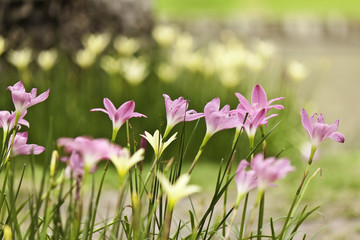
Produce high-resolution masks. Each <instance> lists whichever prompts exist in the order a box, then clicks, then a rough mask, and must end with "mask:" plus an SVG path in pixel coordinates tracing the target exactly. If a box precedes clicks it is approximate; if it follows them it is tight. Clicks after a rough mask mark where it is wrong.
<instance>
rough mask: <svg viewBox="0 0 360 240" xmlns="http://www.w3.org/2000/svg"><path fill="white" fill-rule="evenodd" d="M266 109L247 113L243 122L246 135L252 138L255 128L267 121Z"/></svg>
mask: <svg viewBox="0 0 360 240" xmlns="http://www.w3.org/2000/svg"><path fill="white" fill-rule="evenodd" d="M265 116H266V110H265V108H263V109H261V110H260V111H258V112H256V114H255V115H251V114H249V115H248V117H247V118H246V120H245V123H244V129H245V132H246V134H247V135H248V137H250V138H253V137H254V136H255V133H256V130H257V129H258V127H260V126H261V125H263V124H266V123H267V119H268V118H266V117H265Z"/></svg>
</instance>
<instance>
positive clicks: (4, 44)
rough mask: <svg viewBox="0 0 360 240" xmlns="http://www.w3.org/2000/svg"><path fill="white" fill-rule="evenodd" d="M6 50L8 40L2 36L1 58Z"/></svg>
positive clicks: (0, 40) (0, 39)
mask: <svg viewBox="0 0 360 240" xmlns="http://www.w3.org/2000/svg"><path fill="white" fill-rule="evenodd" d="M5 49H6V39H5V38H3V37H2V36H1V35H0V56H1V54H3V52H5Z"/></svg>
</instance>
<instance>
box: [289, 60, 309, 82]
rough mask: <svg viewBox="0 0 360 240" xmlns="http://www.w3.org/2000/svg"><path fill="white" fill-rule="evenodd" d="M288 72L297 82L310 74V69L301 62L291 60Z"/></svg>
mask: <svg viewBox="0 0 360 240" xmlns="http://www.w3.org/2000/svg"><path fill="white" fill-rule="evenodd" d="M287 74H288V75H289V77H290V78H291V79H292V80H294V81H295V82H301V81H303V80H304V79H305V78H306V77H307V76H308V70H307V69H306V67H305V65H304V64H302V63H301V62H299V61H291V62H290V63H289V64H288V66H287Z"/></svg>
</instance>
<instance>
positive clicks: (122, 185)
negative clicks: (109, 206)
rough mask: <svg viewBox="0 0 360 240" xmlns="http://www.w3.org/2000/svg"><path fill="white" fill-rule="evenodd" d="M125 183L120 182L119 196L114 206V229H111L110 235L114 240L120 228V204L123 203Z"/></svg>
mask: <svg viewBox="0 0 360 240" xmlns="http://www.w3.org/2000/svg"><path fill="white" fill-rule="evenodd" d="M125 183H126V181H121V182H120V184H119V185H120V188H119V191H120V195H119V199H118V203H117V205H116V215H115V218H114V227H113V229H112V233H113V235H114V236H115V238H116V239H117V237H118V234H119V227H120V220H121V214H122V209H121V206H122V203H123V197H124V192H125V185H126V184H125Z"/></svg>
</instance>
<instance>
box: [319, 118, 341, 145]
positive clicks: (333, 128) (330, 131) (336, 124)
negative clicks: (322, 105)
mask: <svg viewBox="0 0 360 240" xmlns="http://www.w3.org/2000/svg"><path fill="white" fill-rule="evenodd" d="M320 116H321V114H320ZM320 116H319V117H320ZM323 124H324V123H323ZM338 127H339V120H336V121H335V122H334V123H333V124H332V125H331V126H330V127H328V129H327V131H326V133H325V135H324V140H325V139H326V138H328V137H329V136H330V135H331V134H333V133H334V132H336V130H337V129H338Z"/></svg>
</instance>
